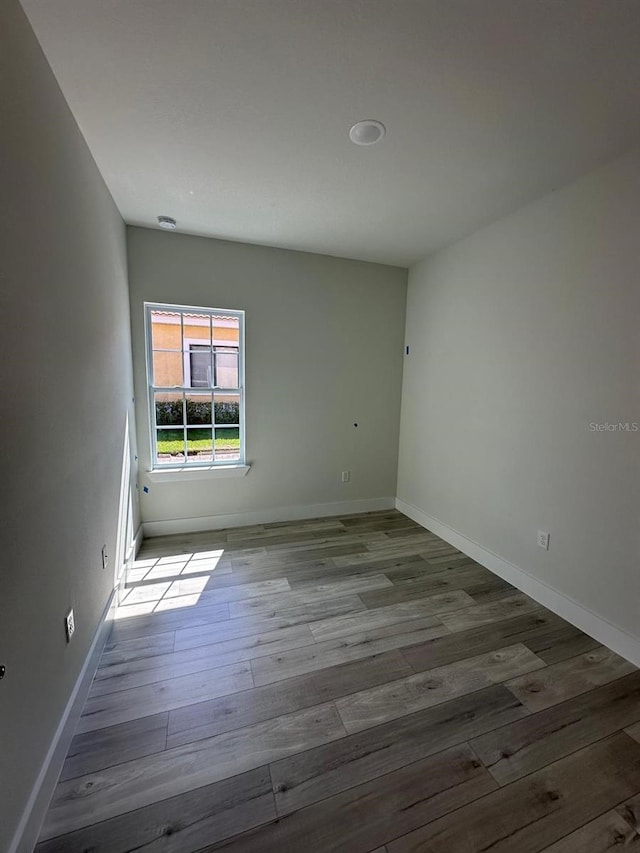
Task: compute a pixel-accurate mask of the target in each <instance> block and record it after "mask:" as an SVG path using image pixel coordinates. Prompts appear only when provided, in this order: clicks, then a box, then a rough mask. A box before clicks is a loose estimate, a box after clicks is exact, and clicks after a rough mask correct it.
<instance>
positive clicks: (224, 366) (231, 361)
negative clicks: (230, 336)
mask: <svg viewBox="0 0 640 853" xmlns="http://www.w3.org/2000/svg"><path fill="white" fill-rule="evenodd" d="M214 358H215V380H216V381H215V384H216V385H217V387H218V388H237V387H238V385H239V384H240V383H239V382H238V350H237V349H232V348H231V347H216V348H215V351H214Z"/></svg>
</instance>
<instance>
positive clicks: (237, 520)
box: [142, 498, 395, 537]
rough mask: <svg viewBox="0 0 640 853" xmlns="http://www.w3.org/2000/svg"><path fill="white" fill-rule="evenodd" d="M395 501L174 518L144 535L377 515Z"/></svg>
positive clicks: (152, 524) (150, 524)
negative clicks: (340, 516)
mask: <svg viewBox="0 0 640 853" xmlns="http://www.w3.org/2000/svg"><path fill="white" fill-rule="evenodd" d="M394 504H395V499H394V498H368V499H363V500H355V501H335V502H334V503H326V504H307V505H305V506H281V507H275V508H273V509H257V510H253V511H250V512H234V513H228V514H224V515H206V516H200V517H199V518H171V519H168V520H167V521H143V523H142V526H143V527H144V535H145V537H147V536H166V535H168V534H170V533H197V532H201V531H205V530H220V529H222V528H224V527H246V526H247V525H251V524H270V523H271V522H273V521H298V520H300V519H303V518H325V517H327V516H332V515H353V514H354V513H357V512H377V511H378V510H382V509H393V508H394Z"/></svg>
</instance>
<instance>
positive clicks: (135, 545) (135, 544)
mask: <svg viewBox="0 0 640 853" xmlns="http://www.w3.org/2000/svg"><path fill="white" fill-rule="evenodd" d="M143 539H144V530H143V527H142V522H140V524H139V525H138V529H137V530H136V535H135V536H134V537H133V541H132V542H131V549H130V550H129V554H128V555H127V566H128V564H129V563H130V562H133V561H134V560H135V558H136V557H137V556H138V551H139V550H140V546H141V545H142V540H143Z"/></svg>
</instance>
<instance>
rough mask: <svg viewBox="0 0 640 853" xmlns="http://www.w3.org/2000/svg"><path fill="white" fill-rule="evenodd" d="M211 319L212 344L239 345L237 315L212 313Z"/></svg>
mask: <svg viewBox="0 0 640 853" xmlns="http://www.w3.org/2000/svg"><path fill="white" fill-rule="evenodd" d="M212 321H213V343H214V345H215V344H221V345H222V346H235V347H237V346H239V345H240V321H239V320H238V318H237V317H227V316H225V315H224V314H214V316H213V317H212Z"/></svg>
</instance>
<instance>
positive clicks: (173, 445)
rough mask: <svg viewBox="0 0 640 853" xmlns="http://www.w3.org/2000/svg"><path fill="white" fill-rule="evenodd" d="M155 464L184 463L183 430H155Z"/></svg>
mask: <svg viewBox="0 0 640 853" xmlns="http://www.w3.org/2000/svg"><path fill="white" fill-rule="evenodd" d="M156 451H157V462H158V464H160V465H163V464H165V465H166V464H170V463H174V464H175V463H176V462H184V460H185V455H184V430H182V429H159V430H156Z"/></svg>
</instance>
